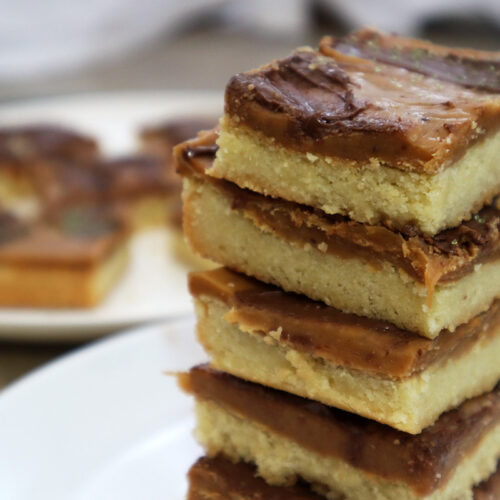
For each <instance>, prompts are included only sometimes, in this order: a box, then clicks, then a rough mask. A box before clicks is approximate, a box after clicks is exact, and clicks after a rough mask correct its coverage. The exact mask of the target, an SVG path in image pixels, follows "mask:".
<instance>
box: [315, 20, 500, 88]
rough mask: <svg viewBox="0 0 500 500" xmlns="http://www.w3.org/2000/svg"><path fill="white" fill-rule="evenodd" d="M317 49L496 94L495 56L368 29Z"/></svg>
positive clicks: (498, 59) (499, 73)
mask: <svg viewBox="0 0 500 500" xmlns="http://www.w3.org/2000/svg"><path fill="white" fill-rule="evenodd" d="M320 47H321V51H322V52H323V53H324V54H325V55H331V54H332V51H333V50H335V51H338V52H341V53H343V54H346V55H349V56H355V57H361V58H364V59H373V60H375V61H379V62H382V63H384V64H390V65H392V66H398V67H400V68H405V69H407V70H410V71H414V72H415V73H420V74H422V75H426V76H430V77H432V78H436V79H438V80H444V81H446V82H452V83H456V84H458V85H461V86H463V87H468V88H476V89H480V90H487V91H490V92H500V53H499V52H486V51H478V50H470V49H451V48H445V47H440V46H438V45H434V44H432V43H430V42H425V41H422V40H415V39H411V38H404V37H401V36H397V35H386V34H383V33H380V32H379V31H376V30H373V29H369V28H365V29H362V30H359V31H356V32H354V33H352V34H350V35H348V36H346V37H344V38H332V37H325V38H324V39H323V40H322V41H321V44H320Z"/></svg>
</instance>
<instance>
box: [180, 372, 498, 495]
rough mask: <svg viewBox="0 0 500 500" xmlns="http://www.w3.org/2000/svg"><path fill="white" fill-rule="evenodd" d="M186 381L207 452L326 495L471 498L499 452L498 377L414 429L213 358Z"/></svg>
mask: <svg viewBox="0 0 500 500" xmlns="http://www.w3.org/2000/svg"><path fill="white" fill-rule="evenodd" d="M180 382H181V385H182V386H183V387H184V388H185V389H186V390H188V391H189V392H191V393H192V394H194V396H195V398H196V402H197V404H196V406H197V418H198V424H197V430H196V434H197V437H198V439H199V440H200V442H201V443H202V445H203V446H204V448H205V449H206V451H207V454H208V455H209V456H215V455H219V454H222V455H224V456H226V457H228V458H229V459H231V460H233V461H245V462H251V463H254V464H255V465H256V467H257V473H258V475H259V476H261V477H262V478H263V479H265V480H266V482H268V483H269V484H271V485H289V484H293V483H294V482H295V481H296V479H298V478H301V479H303V480H305V481H306V482H308V483H310V484H311V485H313V487H314V489H315V490H316V491H318V492H320V493H321V494H323V495H324V496H325V497H326V498H329V499H335V500H336V499H338V498H344V499H346V500H366V499H368V498H370V499H372V500H379V499H383V500H393V499H394V500H409V499H411V500H416V499H426V500H438V499H439V500H456V499H464V500H465V499H471V498H472V495H473V493H472V492H473V488H474V486H475V485H477V484H479V483H481V482H482V481H484V480H485V479H487V478H488V477H489V476H490V475H491V474H492V473H493V472H494V471H495V469H496V466H497V461H498V459H499V458H500V390H499V389H498V387H497V388H496V389H495V390H493V391H492V392H490V393H488V394H486V395H483V396H480V397H477V398H474V399H471V400H468V401H467V402H465V403H463V404H462V405H461V406H460V407H458V408H457V409H455V410H452V411H450V412H448V413H445V414H443V415H441V417H440V418H439V420H438V421H437V422H436V423H435V424H433V425H432V426H431V427H428V428H426V429H425V430H424V431H423V432H422V433H420V434H418V435H416V436H414V435H410V434H405V433H404V432H401V431H397V430H394V429H392V428H391V427H388V426H385V425H382V424H379V423H377V422H373V421H371V420H367V419H365V418H362V417H359V416H357V415H353V414H350V413H347V412H344V411H342V410H338V409H335V408H331V407H328V406H325V405H322V404H320V403H317V402H314V401H311V400H308V399H303V398H299V397H297V396H294V395H291V394H288V393H285V392H281V391H276V390H274V389H270V388H268V387H264V386H261V385H258V384H253V383H250V382H245V381H243V380H241V379H238V378H236V377H233V376H232V375H228V374H226V373H223V372H218V371H216V370H213V369H212V368H209V367H207V366H199V367H195V368H193V369H192V370H191V371H190V372H189V374H185V375H181V377H180Z"/></svg>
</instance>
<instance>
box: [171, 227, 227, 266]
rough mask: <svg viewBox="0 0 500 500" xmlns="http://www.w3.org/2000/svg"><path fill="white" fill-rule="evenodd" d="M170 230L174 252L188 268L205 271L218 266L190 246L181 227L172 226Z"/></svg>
mask: <svg viewBox="0 0 500 500" xmlns="http://www.w3.org/2000/svg"><path fill="white" fill-rule="evenodd" d="M169 230H170V237H171V249H172V252H173V254H174V255H175V257H176V258H177V259H178V260H179V261H180V262H181V263H182V264H184V265H185V266H187V267H188V269H192V270H200V271H204V270H208V269H213V268H215V267H218V266H217V264H215V263H214V262H212V261H210V260H208V259H204V258H203V257H200V256H199V255H198V254H196V253H194V252H193V251H192V250H191V248H189V246H188V244H187V242H186V239H185V238H184V233H183V231H182V230H181V229H177V228H173V227H171V228H169Z"/></svg>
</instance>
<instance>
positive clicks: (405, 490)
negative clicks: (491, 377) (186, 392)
mask: <svg viewBox="0 0 500 500" xmlns="http://www.w3.org/2000/svg"><path fill="white" fill-rule="evenodd" d="M196 413H197V418H198V426H197V431H196V435H197V437H198V439H199V440H200V442H201V444H202V445H203V446H204V448H205V449H206V451H207V454H208V455H211V456H215V455H219V454H222V455H225V456H227V457H228V458H230V459H231V460H233V461H240V460H243V461H245V462H251V463H255V464H256V466H257V473H258V475H259V476H260V477H262V478H263V479H264V480H265V481H266V482H267V483H269V484H271V485H278V486H280V485H289V484H292V483H293V482H294V481H296V480H297V479H298V478H302V479H304V480H305V481H307V482H308V483H310V484H311V485H312V486H313V488H314V489H315V490H316V491H318V492H320V493H321V494H322V495H324V496H325V497H326V498H328V499H329V500H339V499H340V498H342V499H345V500H366V499H368V498H370V499H371V500H417V499H420V500H422V499H425V500H472V499H473V487H474V485H476V484H479V483H480V482H481V481H483V480H484V479H486V478H488V477H489V476H490V475H491V474H492V473H493V472H494V470H495V469H496V465H497V459H498V455H499V450H500V427H499V426H497V427H496V428H495V429H494V430H492V431H491V432H489V433H488V435H487V436H485V437H484V438H483V439H482V440H481V442H480V443H479V444H478V446H477V447H476V449H475V450H474V451H473V453H472V454H470V455H469V456H467V457H466V458H465V459H464V460H463V461H462V463H460V465H459V466H458V467H457V468H456V469H455V471H454V474H453V476H452V477H451V478H450V480H449V481H448V482H447V483H446V484H445V486H444V487H443V488H441V489H438V490H435V491H434V492H433V493H432V494H430V495H426V496H421V495H418V494H417V493H415V491H414V490H413V489H412V488H410V487H409V486H408V485H407V484H405V483H402V482H397V481H389V480H385V479H381V478H378V477H376V476H374V475H372V474H367V473H365V472H364V471H362V470H360V469H356V468H355V467H353V466H352V465H350V464H347V463H346V462H343V461H342V460H339V459H338V458H335V457H330V456H322V455H319V454H318V453H315V452H313V451H310V450H307V449H305V448H303V447H302V446H299V445H298V444H296V443H295V442H294V441H292V440H290V439H288V438H286V437H285V436H282V435H278V434H276V433H274V432H272V431H270V430H268V429H266V428H264V427H262V426H260V425H258V424H256V423H254V422H251V421H249V420H247V419H245V418H242V417H239V416H237V415H235V414H233V413H231V412H229V411H227V410H226V409H224V408H222V407H221V406H219V405H217V404H216V403H213V402H211V401H199V402H198V403H197V405H196ZM381 459H382V457H381Z"/></svg>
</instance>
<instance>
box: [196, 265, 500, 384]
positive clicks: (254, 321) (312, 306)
mask: <svg viewBox="0 0 500 500" xmlns="http://www.w3.org/2000/svg"><path fill="white" fill-rule="evenodd" d="M189 289H190V292H191V294H192V295H193V296H194V297H199V298H202V299H203V297H212V298H215V299H217V300H220V301H222V302H224V303H225V304H226V305H227V306H228V307H229V308H230V311H229V313H228V314H227V315H226V316H225V319H226V320H227V321H229V322H230V323H234V324H236V325H238V327H239V328H241V329H242V330H244V331H250V332H253V333H256V334H259V335H262V336H272V338H274V339H275V340H277V341H278V342H279V343H281V344H284V345H287V346H289V347H291V348H292V349H296V350H298V351H301V352H307V353H310V354H313V355H314V356H317V357H319V358H322V359H324V360H327V361H329V362H331V363H333V364H334V365H340V366H344V367H347V368H353V369H356V370H361V371H364V372H368V373H371V374H375V375H378V376H382V377H387V378H393V379H404V378H407V377H411V376H412V375H415V374H418V373H420V372H422V371H423V370H425V369H426V368H428V367H429V366H430V365H432V364H433V363H436V362H439V361H441V360H448V359H451V358H456V357H459V356H461V355H463V354H464V353H467V352H469V351H470V350H471V349H472V348H474V346H477V345H478V344H480V343H484V342H486V341H488V339H489V338H492V337H495V336H499V335H500V300H497V301H496V302H495V303H494V304H493V305H492V306H491V307H490V309H489V310H488V311H487V312H485V313H483V314H480V315H479V316H477V317H475V318H473V319H472V320H471V321H469V322H468V323H466V324H462V325H460V326H459V327H458V328H457V329H456V330H455V331H454V332H450V331H448V330H443V331H442V332H441V333H440V335H439V336H438V337H437V338H436V339H434V340H429V339H425V338H423V337H421V336H419V335H416V334H413V333H411V332H408V331H405V330H402V329H400V328H397V327H396V326H394V325H392V324H391V323H389V322H387V321H381V320H376V319H371V318H365V317H361V316H357V315H355V314H348V313H344V312H341V311H339V310H338V309H335V308H333V307H329V306H326V305H325V304H323V303H321V302H316V301H313V300H310V299H308V298H306V297H304V296H301V295H296V294H292V293H287V292H284V291H282V290H281V289H279V288H277V287H274V286H271V285H266V284H264V283H262V282H259V281H257V280H254V279H252V278H248V277H246V276H244V275H242V274H238V273H235V272H232V271H230V270H228V269H225V268H219V269H215V270H212V271H204V272H197V273H191V275H190V276H189Z"/></svg>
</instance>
